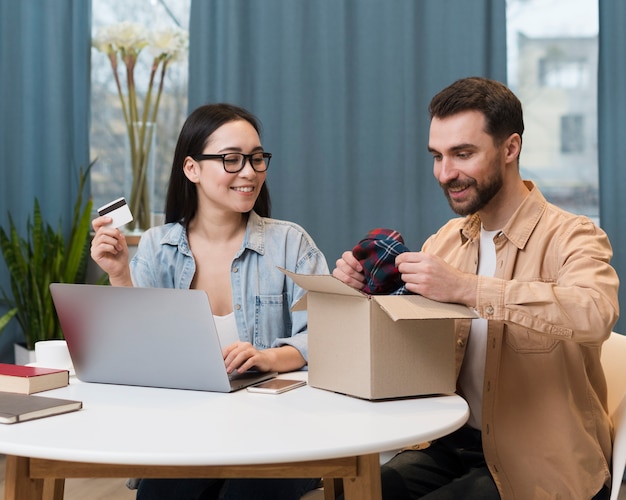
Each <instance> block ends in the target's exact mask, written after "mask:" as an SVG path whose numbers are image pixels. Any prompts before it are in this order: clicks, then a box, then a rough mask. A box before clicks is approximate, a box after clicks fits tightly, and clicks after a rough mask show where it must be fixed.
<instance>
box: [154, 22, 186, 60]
mask: <svg viewBox="0 0 626 500" xmlns="http://www.w3.org/2000/svg"><path fill="white" fill-rule="evenodd" d="M149 41H150V42H149V46H148V50H149V51H150V53H151V54H152V55H153V57H154V58H155V59H161V60H163V59H166V60H170V61H175V60H178V59H180V58H181V57H182V56H183V55H184V54H185V53H186V52H187V48H188V47H189V34H188V33H187V31H185V30H183V29H180V28H166V29H163V30H160V31H157V32H154V33H152V34H151V35H150V37H149Z"/></svg>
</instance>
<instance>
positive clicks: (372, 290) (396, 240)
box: [352, 228, 411, 295]
mask: <svg viewBox="0 0 626 500" xmlns="http://www.w3.org/2000/svg"><path fill="white" fill-rule="evenodd" d="M408 251H409V249H408V248H407V247H406V246H404V238H402V235H401V234H400V233H399V232H398V231H395V230H393V229H384V228H376V229H372V230H371V231H369V232H368V233H367V235H366V236H365V238H363V239H362V240H361V241H359V243H358V244H357V245H356V246H355V247H354V248H353V249H352V253H353V255H354V256H355V257H356V258H357V259H358V260H359V262H360V263H361V264H362V265H363V273H364V274H365V279H366V283H365V287H364V288H363V291H364V292H365V293H367V294H370V295H389V294H391V295H402V294H408V293H411V292H408V291H407V290H406V288H405V287H404V282H403V281H402V279H401V278H400V273H399V272H398V268H397V267H396V256H397V255H399V254H401V253H403V252H408Z"/></svg>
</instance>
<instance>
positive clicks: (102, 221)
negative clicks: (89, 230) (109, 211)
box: [91, 215, 113, 232]
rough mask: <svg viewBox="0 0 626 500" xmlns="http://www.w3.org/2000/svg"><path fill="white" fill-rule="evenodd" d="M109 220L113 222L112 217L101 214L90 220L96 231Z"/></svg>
mask: <svg viewBox="0 0 626 500" xmlns="http://www.w3.org/2000/svg"><path fill="white" fill-rule="evenodd" d="M111 222H113V219H112V218H111V217H108V216H106V215H103V216H101V217H96V218H95V219H94V220H92V221H91V226H92V227H93V230H94V231H96V232H98V229H100V228H101V227H104V226H106V225H107V224H110V223H111Z"/></svg>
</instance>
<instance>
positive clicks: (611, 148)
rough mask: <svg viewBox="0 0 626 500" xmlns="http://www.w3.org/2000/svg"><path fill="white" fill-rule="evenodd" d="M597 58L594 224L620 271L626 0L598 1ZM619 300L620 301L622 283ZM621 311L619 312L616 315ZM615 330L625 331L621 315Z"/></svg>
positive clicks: (624, 241)
mask: <svg viewBox="0 0 626 500" xmlns="http://www.w3.org/2000/svg"><path fill="white" fill-rule="evenodd" d="M599 8H600V38H599V59H598V61H599V62H598V164H599V175H600V225H601V226H602V227H603V228H604V230H605V231H606V232H607V233H608V235H609V238H610V239H611V244H612V245H613V253H614V256H613V265H614V267H615V269H617V272H618V274H619V275H620V277H621V278H622V281H623V277H624V276H626V231H625V226H624V221H623V219H622V216H623V215H626V196H624V188H625V187H626V168H624V162H625V161H626V141H625V140H624V134H625V131H626V2H624V1H623V0H601V1H599ZM619 298H620V303H621V304H626V286H624V284H623V283H622V286H621V287H620V293H619ZM622 316H624V315H622ZM615 330H616V331H618V332H620V333H625V334H626V318H622V319H620V320H619V321H618V322H617V325H616V326H615Z"/></svg>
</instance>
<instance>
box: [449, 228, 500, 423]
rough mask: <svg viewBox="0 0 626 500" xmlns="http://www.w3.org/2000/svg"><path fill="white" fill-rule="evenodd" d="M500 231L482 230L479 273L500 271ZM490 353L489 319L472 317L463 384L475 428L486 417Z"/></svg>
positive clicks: (469, 421)
mask: <svg viewBox="0 0 626 500" xmlns="http://www.w3.org/2000/svg"><path fill="white" fill-rule="evenodd" d="M499 233H500V231H499V230H496V231H487V230H485V228H481V230H480V249H479V250H478V254H479V261H478V274H479V275H480V276H493V275H494V273H495V271H496V246H495V244H494V242H493V239H494V238H495V237H496V235H497V234H499ZM486 352H487V320H486V319H484V318H477V319H473V320H472V326H471V328H470V334H469V338H468V339H467V348H466V351H465V358H464V359H463V366H461V373H460V374H459V386H460V387H461V390H462V391H463V395H464V396H465V399H466V400H467V403H468V404H469V407H470V417H469V420H468V421H467V424H468V425H469V426H470V427H473V428H475V429H479V430H480V429H481V420H482V416H483V411H482V403H483V383H484V379H485V355H486Z"/></svg>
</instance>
